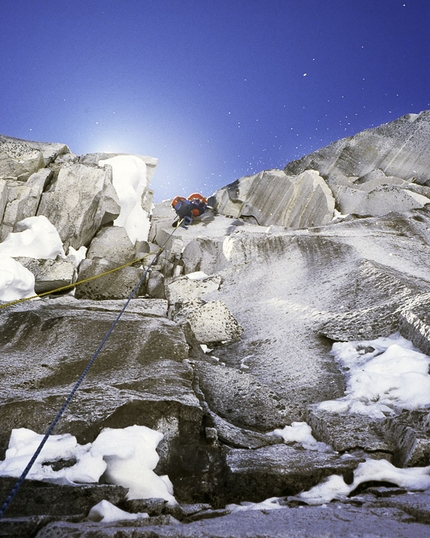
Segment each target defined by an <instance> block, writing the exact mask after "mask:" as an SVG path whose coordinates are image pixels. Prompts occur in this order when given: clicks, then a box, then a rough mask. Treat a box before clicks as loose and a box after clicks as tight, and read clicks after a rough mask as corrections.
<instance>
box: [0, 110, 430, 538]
mask: <svg viewBox="0 0 430 538" xmlns="http://www.w3.org/2000/svg"><path fill="white" fill-rule="evenodd" d="M429 118H430V114H429V112H423V113H421V114H420V115H417V116H410V115H409V116H405V117H403V118H400V119H399V120H397V121H395V122H393V123H391V124H387V125H385V126H381V127H379V128H377V129H372V130H370V131H365V132H363V133H360V134H358V135H356V136H355V137H353V138H350V139H345V140H341V141H338V142H336V143H334V144H332V145H331V146H328V147H327V148H324V149H322V150H320V151H318V152H315V153H314V154H311V155H309V156H307V157H305V158H303V159H302V160H300V161H297V162H294V163H290V164H289V165H287V167H286V168H285V170H284V171H265V172H262V173H260V174H258V175H256V176H252V177H248V178H242V179H239V180H238V181H237V182H235V183H234V184H232V185H229V186H227V187H225V188H224V189H221V190H220V191H218V192H217V193H215V195H214V198H213V199H212V204H213V206H214V207H215V210H214V211H212V210H210V211H208V212H207V213H206V214H205V215H204V216H203V217H202V218H201V219H200V220H196V221H195V222H194V223H193V224H192V225H191V226H190V227H189V228H188V229H187V230H185V229H183V228H178V229H177V230H175V231H174V234H173V235H172V237H171V238H170V239H169V240H168V242H167V243H166V246H165V249H164V251H163V253H162V255H161V256H160V257H159V258H158V259H157V261H156V264H155V265H153V266H152V268H151V271H150V274H149V275H148V276H147V278H146V279H145V281H144V282H143V284H142V286H141V288H140V289H139V290H138V293H137V295H136V297H135V298H134V299H133V300H132V301H131V302H130V305H129V306H128V308H127V309H126V311H125V313H124V314H123V316H122V318H121V321H120V323H119V324H118V325H117V327H116V328H115V330H114V331H113V333H112V334H111V336H110V337H109V340H108V343H107V345H106V346H105V348H104V349H103V351H102V353H101V354H100V357H98V359H97V361H96V362H95V363H94V365H93V366H92V367H91V370H90V372H89V373H88V375H87V378H86V380H85V383H84V385H83V386H82V389H81V390H79V391H77V393H76V394H75V396H74V398H73V400H72V401H71V403H70V408H69V410H68V412H67V413H65V415H64V417H63V418H62V420H61V421H60V423H59V424H58V426H57V428H56V433H71V434H73V435H75V436H76V438H77V440H78V442H79V443H81V444H84V443H91V442H93V441H94V440H95V439H96V437H97V436H98V434H99V433H100V432H101V431H102V430H103V428H106V427H110V428H126V427H128V426H132V425H135V424H136V425H142V426H147V427H149V428H151V429H154V430H157V431H159V432H161V433H162V434H163V436H164V437H163V440H162V441H161V443H160V444H159V446H158V452H159V455H160V461H159V463H158V465H157V468H156V472H157V474H167V475H168V476H169V478H170V480H171V481H172V483H173V486H174V494H175V497H176V499H177V500H178V501H179V502H180V503H181V505H182V506H184V503H196V502H209V503H211V505H212V507H222V506H225V505H226V504H227V503H232V502H233V503H238V502H241V501H253V502H259V501H263V500H264V499H267V498H270V497H282V498H284V499H285V502H286V503H287V501H288V499H289V497H291V496H293V495H296V494H299V493H300V492H301V491H303V490H308V489H309V488H311V487H312V486H314V485H316V484H318V483H319V482H320V481H321V480H322V479H323V478H324V477H328V476H330V475H332V474H338V475H343V476H347V475H348V474H349V475H351V473H352V472H354V470H355V469H356V468H357V465H358V464H359V463H360V462H363V461H364V460H365V459H366V458H373V459H381V458H382V459H385V460H388V462H391V463H394V464H395V465H397V466H398V467H404V468H408V467H412V466H421V467H425V466H427V465H429V462H430V459H429V458H430V438H429V436H428V423H429V414H428V407H429V405H430V401H429V402H428V403H424V404H423V403H418V404H417V403H415V404H411V403H410V401H409V400H404V399H403V400H402V398H401V394H402V391H403V389H402V386H400V385H399V386H398V387H397V389H396V390H397V392H396V395H393V388H392V387H388V388H385V389H384V388H382V389H381V390H380V393H379V394H378V397H377V398H376V397H375V396H374V395H373V396H372V397H370V396H369V395H368V393H365V392H364V393H363V394H362V395H361V396H357V397H356V396H355V394H356V393H355V392H354V390H353V387H352V385H351V375H350V374H349V372H352V371H354V372H355V370H353V368H354V364H353V363H352V364H350V366H348V367H345V364H342V363H340V362H339V360H337V358H336V355H334V354H333V353H331V349H332V344H333V342H339V343H342V342H352V343H351V346H352V349H353V350H354V353H356V355H353V356H354V357H356V358H355V359H353V362H354V361H355V362H356V363H359V364H364V363H363V362H360V361H363V360H365V359H366V358H367V359H368V360H369V361H370V359H371V358H376V357H377V356H378V355H381V354H382V353H383V351H384V350H383V349H382V348H381V349H379V348H378V345H379V344H378V343H375V341H376V339H378V338H381V337H386V338H388V337H390V335H393V334H394V333H400V335H402V336H403V337H404V338H406V339H408V340H409V341H411V342H412V343H413V344H415V346H417V347H418V348H419V349H420V350H421V351H422V352H424V353H429V351H430V329H429V325H428V315H427V311H428V305H429V298H430V278H429V273H428V265H429V260H430V231H429V230H430V211H429V209H428V205H427V204H428V203H430V195H429V193H430V166H429V164H430V163H429V162H428V159H429V157H428V156H429V155H430V152H429V149H430V148H429V144H430V140H429V137H428V129H429V127H428V122H429ZM0 142H1V143H2V146H1V147H0V155H1V158H0V172H1V175H0V200H1V203H0V210H1V211H0V217H1V218H0V222H1V223H2V228H1V230H2V238H3V241H2V243H0V260H6V259H9V258H10V257H11V250H10V248H9V247H8V245H9V242H10V240H11V239H10V238H11V233H12V235H13V236H15V239H16V241H19V240H20V236H19V234H20V233H22V231H21V232H20V231H19V230H21V229H22V227H21V228H20V225H18V224H17V223H19V222H22V220H25V219H27V218H35V217H36V218H37V217H46V218H48V220H49V221H50V222H51V223H52V224H53V225H54V226H55V228H56V230H57V231H58V234H59V236H60V238H61V242H60V243H61V245H62V247H63V250H64V252H63V253H60V254H59V255H58V256H57V254H55V255H52V256H51V257H50V258H49V256H47V259H42V258H41V259H36V258H34V257H30V256H22V255H20V257H13V256H12V257H13V258H14V261H15V262H17V261H18V262H20V263H21V265H23V266H25V267H26V268H27V271H29V272H30V274H31V275H32V277H33V279H34V280H33V282H34V286H35V289H36V291H37V292H38V293H40V290H49V289H52V288H55V287H58V285H67V284H71V285H72V284H75V283H76V284H77V285H76V290H75V292H74V296H71V295H67V296H64V295H49V296H48V297H46V298H43V299H39V300H32V301H27V302H22V303H18V304H14V305H11V306H8V307H7V308H3V309H1V310H0V313H1V314H0V349H1V354H0V365H1V366H0V368H1V371H2V376H1V379H0V387H1V399H0V413H1V417H2V427H1V431H0V449H1V455H0V459H3V458H4V455H5V450H6V448H7V444H8V440H9V436H10V432H11V430H13V429H14V428H23V427H25V428H29V429H31V430H33V431H36V432H39V433H43V432H44V431H46V429H47V426H48V425H49V424H50V422H51V421H52V419H53V418H54V416H55V414H56V412H57V410H58V409H59V408H60V407H61V405H62V403H63V402H64V400H65V399H66V398H67V395H68V394H69V392H70V390H71V389H72V387H73V385H74V383H75V382H76V380H77V379H78V378H79V376H80V375H81V373H82V371H83V370H84V369H85V366H86V365H87V363H88V361H89V360H90V358H91V356H92V354H93V353H94V351H95V350H96V349H97V346H98V345H99V343H100V341H101V340H102V339H103V337H104V335H105V334H106V333H107V331H108V330H109V327H110V325H111V323H112V322H113V320H114V319H115V317H116V315H117V314H118V312H119V311H120V310H121V308H122V306H123V304H124V299H125V298H127V297H128V295H129V294H130V291H131V290H132V289H133V287H134V286H135V285H136V284H137V282H138V281H139V279H140V278H141V276H142V275H143V273H144V271H145V267H147V266H148V264H149V263H150V261H151V260H152V259H153V256H154V255H155V253H156V252H157V251H158V249H159V247H160V245H164V244H165V241H166V240H167V239H168V237H169V235H170V234H171V233H172V231H173V228H172V227H171V222H172V220H173V217H174V214H173V212H172V210H171V209H170V207H169V204H168V203H162V204H157V205H156V206H155V208H153V209H152V211H151V215H149V213H150V209H151V208H150V200H151V191H150V187H149V183H150V179H151V176H152V172H153V169H154V167H155V164H156V161H155V160H154V159H151V158H149V157H137V156H113V155H88V156H84V157H78V156H75V155H72V154H71V153H70V152H69V150H68V148H67V147H66V146H63V145H58V144H38V143H34V142H27V141H17V140H15V139H9V138H7V137H1V139H0ZM113 157H121V158H123V157H127V158H128V157H131V160H128V161H127V159H126V160H125V161H121V163H122V164H121V166H119V168H117V169H115V166H113V164H112V161H110V163H109V162H105V163H103V161H106V160H107V159H109V160H110V159H112V158H113ZM136 159H138V161H137V162H136ZM115 162H116V163H118V162H120V161H118V160H117V161H114V164H115ZM125 162H126V163H127V167H128V168H126V167H125V164H124V163H125ZM140 163H142V165H141V164H140ZM125 169H128V176H127V177H130V176H133V177H135V179H136V181H135V182H134V184H135V185H137V186H138V187H136V189H135V191H134V192H135V196H137V198H138V206H139V209H138V210H137V209H133V208H134V207H135V206H134V205H133V204H131V205H130V204H129V207H130V208H131V209H130V212H129V214H128V215H129V216H130V215H131V217H130V218H129V219H128V220H127V218H126V216H125V215H124V213H122V216H121V212H123V211H124V207H126V206H127V203H125V202H124V200H123V199H121V195H122V192H121V189H120V188H117V189H115V188H114V186H115V174H121V173H123V172H124V170H125ZM117 177H119V176H118V175H117ZM139 178H140V179H139ZM136 193H138V194H137V195H136ZM427 196H428V197H427ZM372 208H373V209H372ZM133 211H138V218H137V219H136V218H135V217H133V215H134V213H133ZM141 211H143V213H142V212H141ZM341 213H349V215H348V216H346V215H341ZM139 219H140V221H139ZM31 222H33V221H31ZM136 222H141V227H140V228H139V226H138V227H137V228H136ZM114 223H115V225H113V224H114ZM31 226H33V225H31ZM142 234H146V235H142ZM8 238H9V239H8ZM14 244H18V243H14ZM20 244H21V243H20ZM82 247H84V248H83V250H81V254H82V256H85V259H84V260H83V261H81V262H80V263H79V260H78V259H77V255H76V251H79V250H80V249H82ZM2 248H3V249H4V250H3V257H1V256H2ZM53 252H56V251H53ZM6 253H7V258H6ZM136 260H137V261H136ZM128 262H129V263H130V265H128V266H127V267H123V268H122V269H120V270H119V271H115V272H112V273H110V272H109V273H108V274H107V275H105V276H101V277H100V278H97V279H95V280H90V281H86V282H85V283H82V284H79V281H82V280H84V279H88V278H92V277H94V276H97V275H99V274H100V273H103V272H107V271H110V270H111V269H114V268H116V267H118V266H119V265H122V264H126V263H128ZM133 262H134V263H133ZM0 263H1V262H0ZM5 263H6V262H5ZM60 268H61V270H62V272H61V277H60V276H58V272H59V271H60ZM54 274H55V275H56V276H55V277H54ZM0 276H1V270H0ZM5 282H6V281H5V280H4V281H3V286H4V289H5V288H6V287H7V286H6V284H5ZM9 286H12V287H13V289H14V290H18V288H19V286H18V285H17V283H16V282H15V283H13V282H12V283H10V284H9ZM22 296H25V294H24V295H22ZM397 338H399V336H397ZM397 342H398V340H395V341H393V344H396V345H397ZM393 349H394V348H391V353H392V354H394V355H393V357H394V358H393V361H395V360H398V358H399V357H400V351H398V349H397V348H396V349H397V351H396V350H394V351H393ZM351 353H352V352H351ZM363 357H364V359H363ZM367 359H366V360H367ZM422 360H423V361H425V360H426V359H424V358H423V359H422ZM387 371H388V370H387ZM385 375H386V376H387V375H388V374H387V373H386V374H385ZM399 375H400V377H401V376H403V377H404V376H409V375H412V374H410V373H409V372H406V371H402V373H401V374H399ZM420 375H422V378H419V379H424V380H425V379H426V375H427V377H428V373H427V374H426V373H425V372H424V373H422V374H420ZM369 379H370V378H369ZM417 379H418V378H417ZM424 382H426V381H424ZM354 398H356V399H354ZM327 402H331V404H330V405H329V404H328V403H327ZM333 402H335V403H333ZM339 402H341V403H342V405H340V403H339ZM298 423H300V424H301V423H307V424H308V425H309V426H311V428H312V433H313V437H314V441H313V442H314V444H311V445H309V444H306V443H305V444H303V442H301V441H300V440H298V439H294V440H291V441H286V440H285V439H284V438H283V436H282V435H281V434H280V433H279V431H278V433H277V434H274V433H273V431H274V430H280V429H282V428H284V427H286V426H288V427H293V425H294V424H298ZM315 443H316V444H315ZM318 443H319V444H318ZM68 464H72V462H69V463H68ZM4 480H5V481H4V482H3V484H5V485H4V492H5V496H6V495H7V491H6V489H7V487H9V485H10V482H7V481H6V479H4ZM387 481H388V480H385V482H387ZM91 487H92V488H97V487H100V488H101V487H104V488H105V489H104V495H106V497H105V498H107V496H110V497H109V498H111V499H113V502H114V504H116V505H119V506H122V507H123V508H126V509H127V510H129V511H141V510H140V508H141V507H140V508H139V507H136V506H134V508H133V507H132V506H131V505H130V504H127V503H126V501H125V493H124V492H123V491H120V489H118V486H111V488H117V489H115V490H114V489H111V490H109V491H110V493H107V491H108V490H107V489H106V488H108V486H107V485H105V486H95V485H93V486H91ZM26 488H27V489H26V491H27V493H25V496H27V498H31V496H32V495H33V493H32V491H33V490H32V489H31V487H30V485H27V486H26ZM51 490H52V491H51ZM51 490H50V492H49V493H46V495H47V497H46V498H47V499H49V498H50V497H49V496H50V495H54V496H55V495H56V494H55V491H54V490H55V488H54V489H53V487H51ZM94 491H96V490H94V489H93V490H92V493H91V494H89V493H88V494H87V493H85V494H84V493H83V496H85V495H87V497H88V502H87V503H85V502H83V501H82V499H81V504H79V506H77V505H76V506H77V507H76V506H75V505H73V506H75V508H74V510H75V511H74V512H69V513H73V514H75V516H76V515H80V516H85V515H86V514H87V513H88V510H89V508H91V503H94V499H95V498H96V497H97V495H98V494H96V493H94ZM63 494H64V495H65V499H66V498H67V495H72V493H66V492H64V493H63ZM73 494H75V493H73ZM87 497H85V498H87ZM404 497H405V502H404V504H403V506H401V503H400V504H399V503H398V504H397V508H399V506H400V507H401V510H406V508H405V507H406V504H407V503H406V495H405V496H404ZM420 499H421V501H420V502H421V503H424V501H423V500H422V498H420ZM73 502H74V501H73ZM288 502H290V507H291V506H293V503H294V502H295V503H296V504H297V500H294V499H292V498H291V499H290V501H288ZM366 502H368V503H369V507H370V509H371V507H372V506H373V507H374V506H376V505H375V504H374V503H377V499H376V497H372V498H371V497H368V499H367V501H366ZM425 502H427V501H425ZM372 503H373V504H372ZM48 504H49V503H48ZM69 504H70V506H72V504H73V503H72V501H70V503H69ZM13 506H14V505H13V504H12V505H11V507H10V509H9V510H10V512H8V513H9V514H10V517H12V516H13V515H15V516H18V515H20V514H21V515H22V514H25V515H26V516H34V515H40V514H47V513H49V508H46V510H47V512H43V511H42V512H37V510H36V508H35V506H34V504H32V503H27V508H25V506H23V503H17V504H16V505H15V506H16V509H15V510H14V508H13ZM345 506H347V504H345ZM426 506H429V505H428V504H427V505H426ZM31 507H32V508H31ZM32 510H33V512H32ZM35 510H36V511H35ZM148 510H149V511H150V509H149V508H148ZM177 510H179V509H177ZM290 510H291V508H290ZM309 510H311V509H310V508H309ZM366 510H367V508H363V512H362V517H363V518H365V517H368V514H369V513H370V512H366ZM426 510H427V511H426ZM423 511H424V512H425V513H426V514H427V516H426V517H428V513H429V510H428V508H425V509H424V508H423ZM185 512H186V510H185V508H183V509H182V512H181V513H180V514H179V512H178V511H177V512H175V517H176V518H179V517H180V518H181V519H183V518H184V517H189V514H188V515H186V516H185V515H184V513H185ZM284 512H285V511H284ZM160 513H161V512H160ZM312 513H313V512H312ZM408 513H410V511H409V512H408ZM223 514H225V512H223ZM309 514H311V512H309ZM402 514H403V516H404V511H403V512H402ZM290 515H291V514H290ZM63 516H64V513H63V512H61V509H60V508H58V511H57V512H56V513H55V514H54V515H52V517H54V519H60V520H61V519H62V518H63V519H64V517H63ZM403 516H402V517H403ZM160 517H161V516H160ZM164 517H167V516H164ZM310 517H311V516H310ZM312 517H313V516H312ZM417 517H418V516H417ZM399 518H400V516H399ZM400 519H401V518H400ZM399 521H400V520H399ZM426 521H427V522H428V520H426ZM166 522H167V523H168V522H169V521H167V520H164V523H166ZM33 523H34V522H33ZM77 525H78V523H77ZM79 525H81V527H79V528H80V529H81V531H82V532H83V529H85V528H86V527H85V525H86V524H83V523H79ZM399 525H400V522H399ZM52 528H54V527H52ZM33 529H34V527H33ZM46 529H48V527H46ZM65 529H66V527H64V528H63V529H62V532H66V530H65ZM67 532H69V531H67ZM70 532H72V531H70ZM202 532H204V531H203V530H202ZM208 532H209V531H208ZM65 535H67V534H65ZM201 535H202V536H209V535H210V534H201ZM418 535H419V534H418ZM41 536H43V533H42V534H41ZM100 536H103V534H100Z"/></svg>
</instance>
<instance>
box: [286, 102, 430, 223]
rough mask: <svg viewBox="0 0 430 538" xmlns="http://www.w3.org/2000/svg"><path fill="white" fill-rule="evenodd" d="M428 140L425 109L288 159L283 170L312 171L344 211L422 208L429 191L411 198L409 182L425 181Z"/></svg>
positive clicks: (429, 182)
mask: <svg viewBox="0 0 430 538" xmlns="http://www.w3.org/2000/svg"><path fill="white" fill-rule="evenodd" d="M429 139H430V111H428V110H426V111H424V112H421V113H420V114H406V115H405V116H402V117H401V118H399V119H397V120H395V121H392V122H390V123H386V124H383V125H380V126H379V127H376V128H374V129H367V130H365V131H362V132H360V133H358V134H356V135H355V136H352V137H348V138H343V139H341V140H338V141H336V142H333V143H332V144H330V145H329V146H327V147H325V148H322V149H320V150H317V151H315V152H313V153H310V154H308V155H306V156H305V157H303V158H302V159H300V160H297V161H292V162H291V163H289V164H287V166H286V167H285V168H284V171H285V173H286V174H301V173H303V172H304V171H305V170H317V171H318V172H319V173H320V174H321V176H323V177H324V178H325V179H326V181H327V184H328V185H329V187H330V188H331V189H332V191H333V192H334V194H335V197H336V201H337V203H338V204H339V206H340V209H341V211H342V212H344V213H348V212H354V213H357V214H360V215H382V214H387V213H389V212H391V211H398V210H405V209H409V208H411V207H422V205H423V204H427V203H428V202H427V201H426V199H424V196H425V197H426V198H430V196H429V194H428V193H427V194H425V192H421V193H420V194H421V195H422V197H420V196H418V197H416V196H415V195H414V192H416V191H415V189H414V188H413V184H419V185H425V186H430V174H429V170H430V158H429V153H428V144H429ZM399 180H403V181H404V182H405V183H403V184H401V182H400V181H399ZM411 186H412V187H411ZM403 189H406V192H402V190H403ZM360 191H362V192H360Z"/></svg>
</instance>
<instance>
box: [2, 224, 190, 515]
mask: <svg viewBox="0 0 430 538" xmlns="http://www.w3.org/2000/svg"><path fill="white" fill-rule="evenodd" d="M181 223H182V220H181V221H180V222H178V224H177V226H176V228H175V229H174V230H173V231H172V233H171V234H170V235H169V237H168V238H167V239H166V241H165V242H164V243H163V246H162V247H161V248H160V250H159V251H158V253H157V254H156V255H155V256H154V258H153V259H152V261H151V263H150V264H149V265H148V267H147V268H146V270H145V272H144V273H143V275H142V277H141V279H140V280H139V282H138V283H137V284H136V286H135V287H134V289H133V291H132V292H131V293H130V295H129V297H128V299H127V301H126V302H125V304H124V306H123V307H122V309H121V311H120V312H119V314H118V316H117V317H116V319H115V320H114V322H113V323H112V325H111V326H110V328H109V330H108V331H107V333H106V334H105V337H104V338H103V340H102V341H101V342H100V345H99V347H98V348H97V350H96V352H95V353H94V355H93V356H92V358H91V360H90V362H89V363H88V364H87V367H86V368H85V370H84V371H83V372H82V374H81V377H80V378H79V379H78V381H77V382H76V384H75V386H74V387H73V389H72V391H71V392H70V394H69V396H68V397H67V399H66V401H65V402H64V404H63V406H62V407H61V409H60V411H59V412H58V413H57V416H56V417H55V418H54V420H53V421H52V424H51V425H50V426H49V428H48V429H47V431H46V433H45V435H44V436H43V439H42V441H41V442H40V444H39V446H38V447H37V449H36V451H35V453H34V454H33V456H32V458H31V460H30V461H29V462H28V464H27V467H26V468H25V469H24V471H23V472H22V474H21V476H20V477H19V479H18V481H17V482H16V484H15V486H14V487H13V488H12V491H11V492H10V493H9V495H8V497H7V499H6V500H5V502H4V503H3V506H2V507H1V508H0V519H2V517H3V514H4V513H5V512H6V510H7V508H8V507H9V505H10V503H11V502H12V500H13V498H14V497H15V495H16V494H17V492H18V490H19V488H20V487H21V485H22V483H23V482H24V480H25V479H26V477H27V475H28V473H29V472H30V469H31V468H32V467H33V465H34V462H35V461H36V459H37V457H38V456H39V454H40V452H41V451H42V448H43V447H44V446H45V443H46V441H47V440H48V438H49V436H50V435H51V433H52V432H53V430H54V428H55V426H56V425H57V424H58V422H59V420H60V418H61V417H62V415H63V413H64V411H65V410H66V408H67V406H68V405H69V403H70V401H71V400H72V398H73V396H74V395H75V392H76V391H77V390H78V388H79V387H80V385H81V384H82V382H83V380H84V378H85V376H86V375H87V373H88V371H89V369H90V368H91V366H92V365H93V364H94V362H95V360H96V359H97V357H98V355H99V354H100V352H101V350H102V349H103V346H104V345H105V344H106V342H107V340H108V338H109V336H110V335H111V334H112V331H113V330H114V329H115V327H116V325H117V324H118V322H119V320H120V319H121V316H122V315H123V313H124V311H125V309H126V308H127V306H128V305H129V303H130V301H131V300H132V299H133V297H134V296H135V295H136V293H137V292H138V290H139V288H140V286H141V285H142V283H143V281H144V280H145V278H146V275H147V274H148V272H149V270H150V269H151V267H152V266H153V265H154V264H155V262H156V261H157V260H158V258H159V256H160V254H161V253H162V252H163V250H164V248H165V246H166V244H167V242H168V241H169V239H170V238H171V237H172V235H173V234H174V233H175V231H176V230H177V229H178V227H179V226H180V225H181Z"/></svg>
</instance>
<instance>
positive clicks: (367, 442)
mask: <svg viewBox="0 0 430 538" xmlns="http://www.w3.org/2000/svg"><path fill="white" fill-rule="evenodd" d="M306 422H307V423H308V424H309V426H310V427H311V428H312V433H313V435H314V436H315V438H316V439H318V440H319V441H322V442H323V443H326V444H328V445H330V446H331V447H333V449H334V450H336V451H338V452H348V451H353V450H359V449H360V450H365V451H366V452H369V453H374V452H381V453H383V454H385V456H386V459H389V457H390V454H393V452H394V446H393V445H392V443H390V441H388V440H386V439H384V436H383V434H382V432H381V430H380V421H372V420H371V419H369V417H367V416H364V415H354V414H349V413H330V412H329V411H325V410H322V409H318V408H317V407H316V406H312V407H310V408H309V410H308V412H307V417H306Z"/></svg>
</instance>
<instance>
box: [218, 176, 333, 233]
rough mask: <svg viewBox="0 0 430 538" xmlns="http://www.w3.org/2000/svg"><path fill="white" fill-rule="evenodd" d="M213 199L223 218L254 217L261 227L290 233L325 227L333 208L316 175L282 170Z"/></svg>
mask: <svg viewBox="0 0 430 538" xmlns="http://www.w3.org/2000/svg"><path fill="white" fill-rule="evenodd" d="M242 182H244V186H242V185H241V183H242ZM214 198H215V204H216V210H217V211H218V212H219V213H221V214H223V215H229V216H232V217H253V218H254V219H255V221H256V222H257V223H258V224H259V225H260V226H270V225H276V226H285V227H286V228H292V229H297V228H305V227H309V226H320V225H324V224H327V223H328V222H330V220H331V219H332V218H333V215H334V205H335V200H334V198H333V195H332V193H331V191H330V189H329V187H328V186H327V184H326V182H325V181H324V179H323V178H322V177H321V176H320V175H319V173H318V172H315V171H306V172H304V173H303V174H300V175H298V176H287V175H286V174H285V173H284V172H283V171H281V170H270V171H267V172H261V173H260V174H256V175H255V176H251V177H246V178H243V179H239V180H238V181H237V182H235V183H233V184H231V185H228V186H227V187H224V189H221V191H220V192H217V193H215V195H214Z"/></svg>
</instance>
